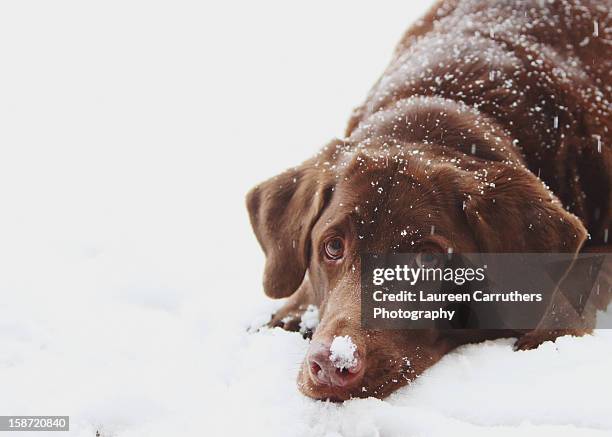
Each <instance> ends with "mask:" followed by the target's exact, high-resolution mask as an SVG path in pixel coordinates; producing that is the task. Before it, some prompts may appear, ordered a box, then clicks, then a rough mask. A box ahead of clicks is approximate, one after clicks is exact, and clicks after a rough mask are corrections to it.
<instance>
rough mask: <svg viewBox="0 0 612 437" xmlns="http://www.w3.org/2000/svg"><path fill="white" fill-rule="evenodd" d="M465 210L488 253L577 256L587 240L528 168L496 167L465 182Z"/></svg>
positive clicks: (580, 227) (581, 228)
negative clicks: (536, 253) (566, 254)
mask: <svg viewBox="0 0 612 437" xmlns="http://www.w3.org/2000/svg"><path fill="white" fill-rule="evenodd" d="M462 183H463V186H464V193H465V195H466V199H465V201H464V203H463V209H464V212H465V214H466V217H467V221H468V224H469V226H470V228H471V229H472V231H473V233H474V238H475V240H476V242H477V244H478V247H479V250H480V251H482V252H491V253H494V252H569V253H577V252H578V251H579V250H580V248H581V246H582V244H583V243H584V241H585V240H586V237H587V231H586V229H585V227H584V225H583V224H582V222H581V221H580V220H579V219H578V218H577V217H576V216H574V215H573V214H570V213H569V212H568V211H566V210H565V209H564V208H563V206H562V205H561V203H560V202H559V200H558V199H557V198H556V197H555V196H554V194H553V193H552V192H551V191H550V190H549V189H548V188H547V187H546V186H545V185H544V183H543V182H542V181H541V180H540V179H538V178H537V177H536V176H534V175H533V174H532V173H531V172H529V171H528V170H526V169H524V168H522V167H511V166H506V165H492V166H491V167H490V168H487V174H486V176H484V177H482V178H480V179H475V178H474V176H473V175H471V176H470V177H464V178H462Z"/></svg>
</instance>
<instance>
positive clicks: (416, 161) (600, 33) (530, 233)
mask: <svg viewBox="0 0 612 437" xmlns="http://www.w3.org/2000/svg"><path fill="white" fill-rule="evenodd" d="M610 24H611V15H610V3H609V1H608V0H602V1H597V0H542V1H536V0H532V1H508V0H498V1H492V0H462V1H457V0H444V1H440V2H438V3H437V4H435V5H434V6H433V7H432V9H431V10H430V11H429V12H428V13H427V14H426V15H425V16H424V17H423V18H422V19H420V20H419V21H417V23H416V24H414V25H413V26H412V27H411V28H410V29H409V30H408V32H407V33H406V34H405V36H404V37H403V38H402V40H401V41H400V43H399V45H398V47H397V49H396V51H395V54H394V56H393V59H392V61H391V64H390V65H389V67H388V68H387V69H386V71H385V72H384V74H383V75H382V77H381V78H380V79H379V80H378V82H377V83H376V84H375V85H374V87H373V88H372V90H371V91H370V93H369V95H368V97H367V99H366V101H365V102H364V103H363V104H362V105H361V106H359V107H358V108H357V109H356V110H355V111H354V113H353V115H352V117H351V118H350V121H349V124H348V128H347V130H346V134H345V138H343V139H338V140H334V141H332V142H330V143H329V144H328V145H327V146H325V147H323V149H322V150H320V152H319V153H318V154H317V155H316V156H314V157H313V158H311V159H309V160H307V161H305V162H304V163H302V164H300V165H299V166H297V167H295V168H292V169H290V170H287V171H286V172H284V173H282V174H280V175H278V176H276V177H273V178H272V179H269V180H267V181H266V182H263V183H262V184H260V185H258V186H257V187H255V188H254V189H253V190H251V191H250V192H249V194H248V196H247V207H248V210H249V214H250V218H251V223H252V226H253V229H254V231H255V234H256V236H257V239H258V241H259V243H260V244H261V247H262V248H263V251H264V252H265V255H266V265H265V272H264V279H263V286H264V290H265V292H266V294H267V295H268V296H270V297H273V298H284V297H289V299H288V300H287V302H286V304H285V306H284V307H283V308H282V309H281V310H280V311H279V312H277V313H276V314H275V315H274V316H273V318H272V321H271V322H270V325H271V326H282V327H284V328H285V329H297V327H298V323H299V320H300V316H301V314H302V313H303V312H304V311H305V309H306V308H307V307H308V306H309V305H311V304H312V305H316V306H317V307H318V308H319V311H320V323H319V325H318V327H317V329H316V330H315V331H314V334H313V337H312V341H311V344H310V348H309V351H308V354H307V357H306V359H305V360H304V363H303V365H302V368H301V371H300V374H299V377H298V385H299V388H300V390H301V391H302V392H303V393H304V394H306V395H308V396H310V397H313V398H317V399H332V400H345V399H348V398H350V397H365V396H376V397H384V396H386V395H387V394H389V393H390V392H392V391H393V390H395V389H396V388H398V387H400V386H402V385H404V384H406V383H407V382H408V381H411V380H413V379H414V378H415V377H416V376H418V375H419V374H420V373H422V372H423V371H424V370H425V369H426V368H428V367H429V366H431V365H432V364H434V363H435V362H436V361H437V360H439V359H440V358H441V357H442V356H443V355H444V354H446V353H447V352H448V351H450V350H452V349H453V348H455V347H457V346H458V345H461V344H465V343H469V342H478V341H482V340H485V339H490V338H497V337H504V336H515V337H518V340H517V348H531V347H535V346H537V345H538V344H539V343H541V342H542V341H545V340H554V339H555V338H556V337H557V336H559V335H562V334H568V333H570V334H576V335H581V334H584V333H585V332H588V331H589V327H588V326H586V327H585V328H584V329H576V330H574V331H540V330H534V331H531V332H508V331H485V330H470V331H467V330H465V331H461V330H460V331H456V332H451V333H449V332H445V331H436V330H420V331H408V330H406V331H401V330H395V331H391V330H389V331H384V330H366V329H364V328H362V327H361V324H360V257H359V254H360V253H389V252H424V253H427V252H431V251H435V252H445V251H447V250H453V251H455V252H464V253H470V252H472V253H473V252H571V253H578V252H579V251H585V250H601V249H597V247H600V248H601V247H603V248H604V249H603V250H608V249H609V246H607V244H608V230H609V229H610V225H611V222H612V210H611V206H610V205H611V183H610V181H611V178H612V149H611V148H610V143H611V142H612V135H611V131H612V119H611V117H610V100H611V98H610V95H611V89H612V80H611V78H610V76H611V75H610V72H611V71H612V27H611V26H610ZM432 230H435V231H432ZM608 251H609V250H608ZM347 335H348V336H350V338H351V339H352V340H353V343H354V346H355V348H356V349H355V354H354V358H355V359H354V360H352V361H351V362H350V365H347V366H345V368H341V369H338V368H336V366H334V365H333V363H331V362H330V355H331V353H330V345H331V343H332V341H333V339H334V338H336V337H341V336H347Z"/></svg>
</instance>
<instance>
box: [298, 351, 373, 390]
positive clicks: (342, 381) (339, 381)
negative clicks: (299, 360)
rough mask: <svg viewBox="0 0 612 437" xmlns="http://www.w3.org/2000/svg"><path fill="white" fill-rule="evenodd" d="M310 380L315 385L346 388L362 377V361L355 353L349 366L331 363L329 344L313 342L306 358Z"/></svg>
mask: <svg viewBox="0 0 612 437" xmlns="http://www.w3.org/2000/svg"><path fill="white" fill-rule="evenodd" d="M306 360H307V364H308V370H309V372H310V378H311V380H312V381H313V382H314V383H315V384H317V385H325V386H330V387H338V388H347V387H350V386H352V385H354V384H356V383H358V382H359V381H360V380H361V378H362V376H363V360H362V359H361V358H360V357H359V353H358V352H355V354H354V356H353V360H352V361H351V363H350V365H346V366H345V365H340V364H339V363H338V362H334V361H332V352H331V343H327V342H320V341H313V342H312V343H311V344H310V348H309V349H308V354H307V356H306Z"/></svg>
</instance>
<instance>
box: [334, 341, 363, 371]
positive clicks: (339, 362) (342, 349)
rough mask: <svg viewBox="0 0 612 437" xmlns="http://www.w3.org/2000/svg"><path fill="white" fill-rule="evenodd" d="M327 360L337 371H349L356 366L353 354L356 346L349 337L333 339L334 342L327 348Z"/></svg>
mask: <svg viewBox="0 0 612 437" xmlns="http://www.w3.org/2000/svg"><path fill="white" fill-rule="evenodd" d="M329 350H330V352H331V353H330V355H329V359H330V360H331V362H332V363H333V364H334V366H336V368H338V369H350V368H351V367H354V366H355V365H356V364H357V358H356V357H355V352H356V351H357V346H355V343H353V340H352V339H351V337H350V336H349V335H345V336H342V337H334V341H332V344H331V346H330V348H329Z"/></svg>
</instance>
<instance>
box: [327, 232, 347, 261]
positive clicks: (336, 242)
mask: <svg viewBox="0 0 612 437" xmlns="http://www.w3.org/2000/svg"><path fill="white" fill-rule="evenodd" d="M324 249H325V256H326V257H327V258H329V259H333V260H337V259H340V258H342V256H343V255H344V241H343V240H342V238H340V237H333V238H330V239H329V240H327V241H326V242H325V244H324Z"/></svg>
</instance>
